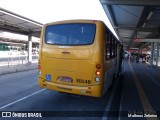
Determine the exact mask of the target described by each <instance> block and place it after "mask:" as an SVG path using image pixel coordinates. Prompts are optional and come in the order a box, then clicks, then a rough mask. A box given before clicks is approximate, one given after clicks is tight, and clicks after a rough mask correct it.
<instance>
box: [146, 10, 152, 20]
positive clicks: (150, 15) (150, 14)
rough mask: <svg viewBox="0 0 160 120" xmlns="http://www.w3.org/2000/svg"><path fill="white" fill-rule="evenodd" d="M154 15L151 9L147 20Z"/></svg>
mask: <svg viewBox="0 0 160 120" xmlns="http://www.w3.org/2000/svg"><path fill="white" fill-rule="evenodd" d="M152 15H153V12H152V11H151V12H150V13H149V15H148V17H147V20H149V19H150V18H151V17H152Z"/></svg>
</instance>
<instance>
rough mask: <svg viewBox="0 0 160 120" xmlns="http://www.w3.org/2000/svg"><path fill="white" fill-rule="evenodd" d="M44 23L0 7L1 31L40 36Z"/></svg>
mask: <svg viewBox="0 0 160 120" xmlns="http://www.w3.org/2000/svg"><path fill="white" fill-rule="evenodd" d="M42 25H43V24H42V23H39V22H36V21H34V20H31V19H29V18H26V17H23V16H20V15H18V14H16V13H13V12H10V11H8V10H5V9H3V8H0V31H8V32H12V33H18V34H23V35H32V36H34V37H40V32H41V29H42Z"/></svg>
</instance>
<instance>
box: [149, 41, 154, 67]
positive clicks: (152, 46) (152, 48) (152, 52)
mask: <svg viewBox="0 0 160 120" xmlns="http://www.w3.org/2000/svg"><path fill="white" fill-rule="evenodd" d="M153 54H154V43H153V42H152V43H151V57H150V64H151V66H153Z"/></svg>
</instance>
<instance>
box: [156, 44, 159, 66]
mask: <svg viewBox="0 0 160 120" xmlns="http://www.w3.org/2000/svg"><path fill="white" fill-rule="evenodd" d="M158 58H159V43H157V56H156V66H158Z"/></svg>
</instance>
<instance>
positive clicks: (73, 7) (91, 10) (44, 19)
mask: <svg viewBox="0 0 160 120" xmlns="http://www.w3.org/2000/svg"><path fill="white" fill-rule="evenodd" d="M0 7H1V8H4V9H6V10H9V11H12V12H14V13H16V14H19V15H21V16H24V17H27V18H30V19H32V20H35V21H37V22H40V23H42V24H45V23H49V22H54V21H61V20H69V19H92V20H102V21H104V22H105V23H106V25H107V26H108V27H109V29H111V31H112V32H113V33H114V34H115V32H114V30H113V28H112V26H111V24H110V22H109V20H108V17H107V16H106V14H105V12H104V10H103V8H102V6H101V4H100V2H99V0H0Z"/></svg>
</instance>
